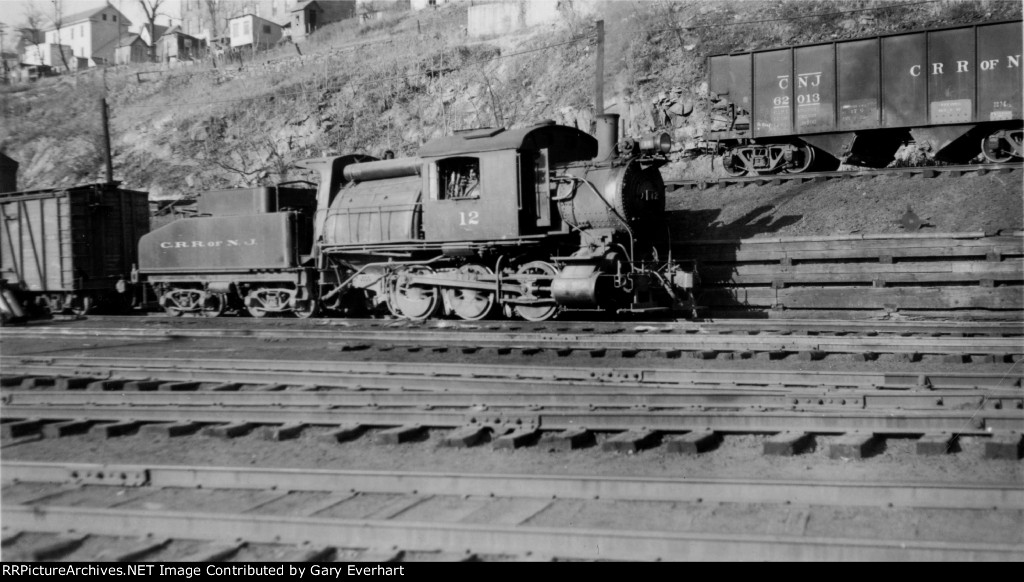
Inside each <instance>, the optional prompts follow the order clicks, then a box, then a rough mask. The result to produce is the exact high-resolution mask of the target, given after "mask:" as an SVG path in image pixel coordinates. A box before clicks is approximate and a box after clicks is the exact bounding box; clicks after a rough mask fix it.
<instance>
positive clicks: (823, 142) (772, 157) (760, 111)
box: [709, 21, 1022, 173]
mask: <svg viewBox="0 0 1024 582" xmlns="http://www.w3.org/2000/svg"><path fill="white" fill-rule="evenodd" d="M1021 44H1022V26H1021V22H1020V21H1010V22H991V23H984V24H978V25H974V26H962V27H956V28H943V29H932V30H924V31H920V32H912V33H903V34H893V35H887V36H874V37H869V38H859V39H853V40H845V41H839V42H829V43H823V44H814V45H805V46H796V47H787V48H775V49H767V50H759V51H754V52H746V53H734V54H728V55H715V56H712V57H711V58H710V62H709V70H710V83H709V86H710V88H711V90H712V91H714V92H716V93H718V94H719V95H722V96H727V97H728V101H729V102H730V103H731V104H732V111H733V115H732V117H731V127H730V128H729V130H727V131H721V132H712V133H711V134H710V137H711V139H712V140H720V142H721V143H722V145H723V146H725V147H726V148H727V150H728V151H727V152H726V156H725V158H724V160H723V161H724V162H725V165H726V167H727V169H730V170H731V171H733V172H734V173H740V172H744V171H745V172H762V171H778V170H788V171H802V170H805V169H807V168H809V167H811V166H812V164H813V163H814V161H815V159H816V158H817V159H818V160H819V161H821V160H822V159H824V160H827V161H829V162H834V161H835V160H837V159H843V160H847V161H849V162H850V163H862V164H866V165H874V166H884V165H886V164H888V163H889V162H890V161H891V160H892V158H893V154H894V153H895V151H896V149H897V148H899V146H900V145H902V144H903V143H905V142H907V141H910V140H911V139H912V140H914V141H916V142H917V143H918V144H924V143H928V144H929V145H930V146H931V149H932V151H933V152H934V153H935V157H936V158H937V159H940V160H945V161H952V162H966V161H969V160H970V159H972V158H973V157H975V156H977V155H978V154H979V153H982V154H984V155H985V157H986V158H988V159H989V160H990V161H994V162H1005V161H1009V160H1011V159H1012V158H1020V156H1021V153H1022V152H1021V132H1022V130H1021V128H1022V122H1021ZM822 154H827V156H824V158H823V157H822Z"/></svg>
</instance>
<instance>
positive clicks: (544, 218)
mask: <svg viewBox="0 0 1024 582" xmlns="http://www.w3.org/2000/svg"><path fill="white" fill-rule="evenodd" d="M596 152H597V144H596V141H595V140H594V138H592V137H590V136H589V135H587V134H585V133H583V132H581V131H579V130H576V129H573V128H569V127H563V126H556V125H555V124H554V122H550V121H548V122H542V123H539V124H537V125H534V126H531V127H526V128H522V129H513V130H505V129H493V128H487V129H475V130H468V131H462V132H457V133H456V134H455V135H453V136H449V137H445V138H441V139H438V140H434V141H432V142H430V143H428V144H426V145H425V146H424V147H423V148H422V149H421V150H420V152H419V155H420V158H421V159H422V160H423V164H424V166H425V171H424V172H423V192H424V194H425V195H424V201H423V222H424V225H425V229H424V237H425V239H426V240H428V241H430V240H444V241H482V240H510V239H516V238H520V237H536V236H540V235H545V234H548V233H559V232H568V229H567V227H566V226H565V225H564V224H563V223H562V222H561V220H560V219H559V216H558V212H557V209H556V207H555V202H554V198H555V193H554V192H553V190H552V187H553V184H552V183H551V181H550V179H549V172H550V169H551V168H550V165H551V164H552V163H553V162H559V163H564V162H573V161H582V160H589V159H591V158H593V157H594V155H595V154H596Z"/></svg>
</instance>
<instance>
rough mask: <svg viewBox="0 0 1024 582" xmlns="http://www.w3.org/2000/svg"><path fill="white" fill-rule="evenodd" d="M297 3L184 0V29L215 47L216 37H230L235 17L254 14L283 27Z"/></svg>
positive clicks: (279, 1) (188, 33) (282, 0)
mask: <svg viewBox="0 0 1024 582" xmlns="http://www.w3.org/2000/svg"><path fill="white" fill-rule="evenodd" d="M295 3H296V0H180V3H179V5H180V7H181V29H182V31H184V33H185V34H187V35H190V36H192V37H195V38H198V39H202V40H205V41H207V44H208V46H210V47H211V49H212V45H213V41H214V40H215V39H218V38H227V37H230V25H229V23H230V21H231V20H232V19H234V18H237V17H239V16H242V15H243V14H252V15H255V16H259V17H260V18H262V19H264V20H269V21H271V22H273V23H275V24H277V25H278V26H281V27H282V28H283V27H285V26H286V25H289V23H290V22H291V12H290V11H289V10H290V7H291V6H292V5H294V4H295ZM329 3H332V4H333V2H329Z"/></svg>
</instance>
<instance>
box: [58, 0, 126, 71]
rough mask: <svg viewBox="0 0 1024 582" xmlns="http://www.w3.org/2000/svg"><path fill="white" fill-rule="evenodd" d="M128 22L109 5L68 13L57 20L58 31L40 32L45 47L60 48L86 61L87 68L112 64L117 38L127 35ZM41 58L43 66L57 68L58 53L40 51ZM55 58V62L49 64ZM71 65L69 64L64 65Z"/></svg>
mask: <svg viewBox="0 0 1024 582" xmlns="http://www.w3.org/2000/svg"><path fill="white" fill-rule="evenodd" d="M131 24H132V23H131V21H130V20H128V19H127V18H125V16H124V14H122V13H121V12H120V11H119V10H118V9H117V8H114V7H113V6H111V5H110V4H107V5H106V6H101V7H99V8H94V9H92V10H86V11H84V12H78V13H75V14H69V15H67V16H65V17H64V18H62V19H61V26H60V29H58V28H57V27H56V26H54V25H51V26H50V27H49V28H47V29H46V30H45V31H44V32H45V34H46V42H45V44H48V45H64V46H65V47H68V49H67V50H70V52H71V53H72V54H73V55H74V56H75V57H78V58H84V59H87V60H88V64H89V66H90V67H91V66H95V65H97V64H102V63H113V62H114V53H115V51H116V50H117V47H118V45H119V44H121V42H120V41H121V39H122V38H123V37H127V36H128V27H129V26H131ZM40 52H42V55H41V57H42V58H43V63H42V64H44V65H50V66H52V67H61V66H63V63H62V62H60V52H59V51H54V50H43V51H40ZM54 56H56V59H57V61H56V62H52V61H53V57H54ZM68 64H69V65H70V64H71V63H70V62H69V63H68ZM72 66H73V65H72Z"/></svg>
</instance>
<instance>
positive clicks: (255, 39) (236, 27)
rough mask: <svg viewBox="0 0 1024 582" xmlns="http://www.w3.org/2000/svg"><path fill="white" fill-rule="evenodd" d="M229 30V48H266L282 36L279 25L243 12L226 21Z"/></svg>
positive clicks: (282, 32)
mask: <svg viewBox="0 0 1024 582" xmlns="http://www.w3.org/2000/svg"><path fill="white" fill-rule="evenodd" d="M228 24H229V25H230V30H231V48H238V47H244V46H252V47H254V48H259V49H266V48H268V47H271V46H273V45H275V44H276V43H277V41H279V40H281V38H282V37H284V31H283V29H282V28H281V26H280V25H278V24H276V23H273V22H271V21H269V20H266V19H264V18H260V17H259V16H256V15H254V14H245V15H242V16H239V17H237V18H232V19H231V20H229V21H228Z"/></svg>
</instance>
